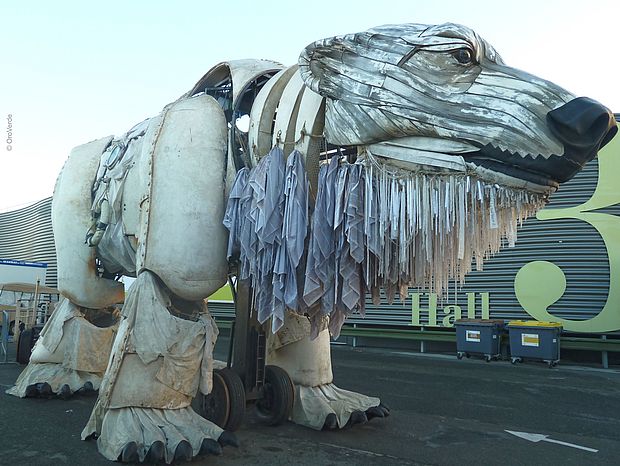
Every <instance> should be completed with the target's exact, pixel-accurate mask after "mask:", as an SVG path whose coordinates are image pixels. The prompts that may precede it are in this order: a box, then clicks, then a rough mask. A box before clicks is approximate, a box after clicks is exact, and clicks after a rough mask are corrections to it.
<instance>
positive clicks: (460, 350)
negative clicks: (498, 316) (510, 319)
mask: <svg viewBox="0 0 620 466" xmlns="http://www.w3.org/2000/svg"><path fill="white" fill-rule="evenodd" d="M454 328H455V329H456V357H457V358H459V359H462V358H463V356H466V357H469V356H470V355H472V354H476V355H481V356H484V359H485V361H486V362H489V361H490V360H491V359H496V358H498V357H499V356H500V339H501V334H502V331H503V329H504V321H503V320H494V319H458V320H456V321H455V322H454Z"/></svg>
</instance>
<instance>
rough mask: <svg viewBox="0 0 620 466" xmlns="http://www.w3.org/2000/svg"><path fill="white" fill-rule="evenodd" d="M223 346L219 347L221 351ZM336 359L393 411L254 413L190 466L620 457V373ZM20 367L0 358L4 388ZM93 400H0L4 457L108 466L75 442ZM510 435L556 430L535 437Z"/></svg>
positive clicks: (407, 356)
mask: <svg viewBox="0 0 620 466" xmlns="http://www.w3.org/2000/svg"><path fill="white" fill-rule="evenodd" d="M225 348H226V341H221V342H219V343H218V351H217V352H218V353H219V355H220V357H221V356H222V355H223V351H222V350H223V349H225ZM333 361H334V374H335V382H336V384H337V385H339V386H340V387H342V388H346V389H349V390H356V391H360V392H363V393H366V394H371V395H377V396H380V397H381V398H382V400H383V402H385V403H386V404H387V405H388V406H390V408H391V409H392V415H391V416H390V417H389V418H387V419H374V420H372V421H371V422H369V423H368V424H365V425H358V426H354V427H353V428H350V429H345V430H342V431H338V432H316V431H312V430H310V429H306V428H303V427H299V426H296V425H293V424H291V423H287V424H285V425H283V426H279V427H264V426H262V425H260V424H259V423H258V421H257V420H256V418H255V417H254V416H253V414H252V411H251V410H249V411H248V415H247V417H246V419H245V421H244V424H243V425H242V427H241V429H240V430H239V431H238V432H237V434H238V437H239V440H240V441H241V446H240V448H238V449H235V448H231V447H226V448H225V449H224V455H223V456H221V457H206V458H200V459H197V460H194V461H193V462H192V463H191V464H194V465H290V464H296V465H313V466H317V465H345V464H346V465H366V464H368V465H370V464H372V465H399V464H430V465H459V466H463V465H476V466H480V465H494V464H501V465H537V464H546V465H605V464H609V465H614V464H620V371H617V370H600V369H589V368H583V367H569V366H565V365H560V366H558V367H557V368H554V369H548V368H547V366H546V365H543V364H537V363H527V364H522V365H517V366H512V365H511V364H510V363H507V362H491V363H488V364H487V363H485V362H483V361H481V360H475V359H470V360H462V361H458V360H457V359H456V358H455V357H453V356H445V355H443V356H442V355H421V354H416V353H406V352H398V351H388V350H386V351H378V350H371V349H353V348H350V347H335V348H334V349H333ZM20 370H21V366H17V365H14V364H12V365H0V388H2V389H5V388H7V387H9V386H10V385H11V384H12V382H13V381H14V380H15V379H16V378H17V375H18V374H19V372H20ZM94 401H95V398H94V397H78V398H74V399H72V400H69V401H61V400H59V399H53V400H34V399H23V400H21V399H17V398H14V397H11V396H8V395H5V394H2V395H0V464H2V465H64V464H71V465H89V466H95V465H109V464H111V463H110V462H108V461H107V460H105V459H104V458H103V457H102V456H100V455H99V454H98V453H97V448H96V443H95V442H94V441H89V442H83V441H81V440H80V438H79V436H80V432H81V429H82V427H83V426H84V424H85V423H86V421H87V419H88V416H89V414H90V410H91V407H92V405H93V404H94ZM506 430H511V431H519V432H526V433H535V434H543V435H548V436H549V437H548V438H547V440H546V441H545V440H543V441H539V442H535V443H534V442H530V441H528V440H524V439H521V438H518V437H516V436H514V435H511V434H509V433H507V432H506ZM548 440H553V441H560V442H566V443H569V444H574V445H577V446H581V447H586V448H590V449H594V450H598V451H597V452H592V451H586V450H582V449H578V448H575V447H571V446H567V445H562V444H558V443H552V442H549V441H548Z"/></svg>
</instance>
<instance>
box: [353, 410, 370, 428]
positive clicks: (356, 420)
mask: <svg viewBox="0 0 620 466" xmlns="http://www.w3.org/2000/svg"><path fill="white" fill-rule="evenodd" d="M349 422H350V423H351V425H352V426H354V425H355V424H364V423H365V422H368V418H367V417H366V413H364V412H363V411H353V412H352V413H351V418H350V419H349Z"/></svg>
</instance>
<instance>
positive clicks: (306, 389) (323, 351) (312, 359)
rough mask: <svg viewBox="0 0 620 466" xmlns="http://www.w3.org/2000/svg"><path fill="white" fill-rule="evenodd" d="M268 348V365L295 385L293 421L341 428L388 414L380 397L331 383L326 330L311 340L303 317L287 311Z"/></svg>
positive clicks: (316, 427)
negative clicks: (280, 368) (287, 375)
mask: <svg viewBox="0 0 620 466" xmlns="http://www.w3.org/2000/svg"><path fill="white" fill-rule="evenodd" d="M267 348H268V354H267V364H273V365H276V366H280V367H282V368H283V369H284V370H286V371H287V372H288V374H289V376H290V377H291V379H292V380H293V382H294V384H295V403H294V405H293V412H292V414H291V421H293V422H295V423H296V424H300V425H303V426H306V427H310V428H312V429H316V430H321V429H338V428H339V429H341V428H343V427H345V426H349V425H352V424H359V423H363V422H367V421H368V420H369V419H372V418H373V417H386V416H388V415H389V410H388V409H387V408H386V407H385V406H384V405H383V404H381V400H380V399H379V398H376V397H371V396H366V395H363V394H361V393H356V392H352V391H348V390H343V389H342V388H339V387H337V386H336V385H334V383H333V373H332V363H331V346H330V337H329V331H328V330H327V329H325V330H323V331H321V332H320V333H319V335H318V337H317V338H315V339H314V340H312V339H311V338H310V324H309V322H308V319H307V318H306V317H303V316H299V315H297V314H293V313H288V314H287V316H286V319H285V323H284V326H283V327H282V328H281V329H280V330H279V331H278V333H277V334H276V335H269V342H268V344H267Z"/></svg>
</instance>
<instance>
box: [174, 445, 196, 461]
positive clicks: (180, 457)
mask: <svg viewBox="0 0 620 466" xmlns="http://www.w3.org/2000/svg"><path fill="white" fill-rule="evenodd" d="M192 453H193V451H192V446H191V445H190V444H189V442H188V441H187V440H181V441H180V442H179V444H178V445H177V448H176V450H174V461H191V459H192Z"/></svg>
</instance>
